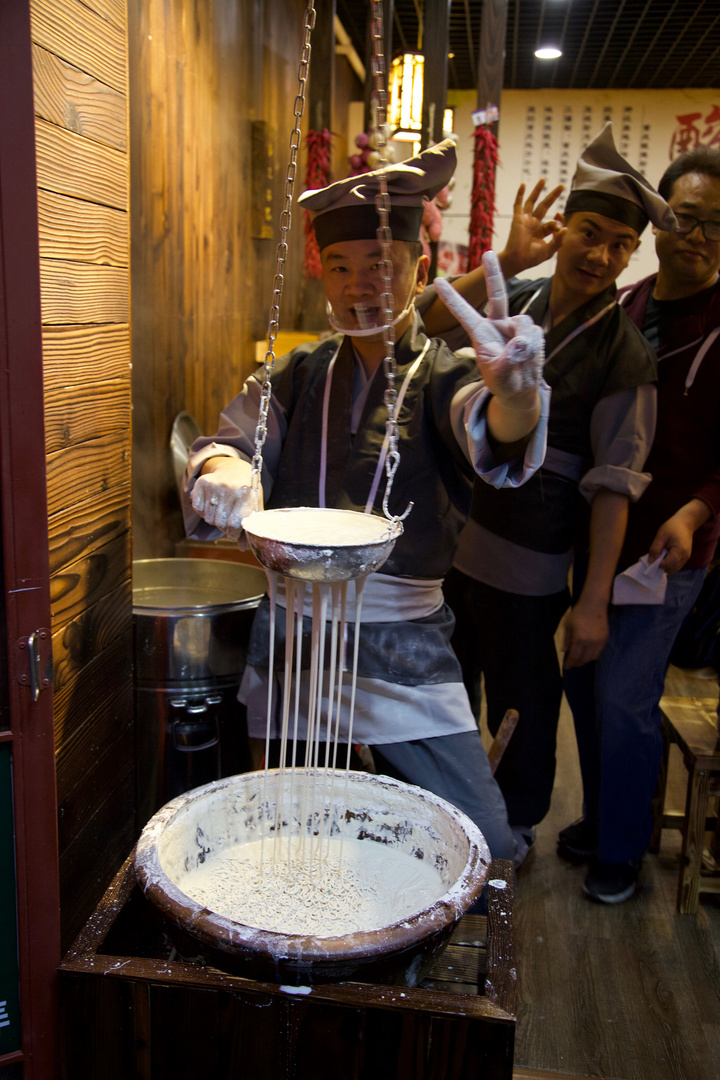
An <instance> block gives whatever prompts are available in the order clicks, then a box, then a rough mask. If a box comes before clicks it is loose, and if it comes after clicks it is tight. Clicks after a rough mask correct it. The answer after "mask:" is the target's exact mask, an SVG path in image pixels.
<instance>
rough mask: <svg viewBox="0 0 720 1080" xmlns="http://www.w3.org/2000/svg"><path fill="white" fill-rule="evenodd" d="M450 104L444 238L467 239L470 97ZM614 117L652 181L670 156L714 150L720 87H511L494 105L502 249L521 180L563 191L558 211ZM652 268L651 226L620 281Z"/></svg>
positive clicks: (619, 135)
mask: <svg viewBox="0 0 720 1080" xmlns="http://www.w3.org/2000/svg"><path fill="white" fill-rule="evenodd" d="M454 104H455V111H454V115H455V127H456V131H457V134H458V167H457V170H456V173H455V176H456V186H455V189H454V195H455V198H454V204H453V216H452V217H448V216H447V215H446V222H445V226H444V228H443V240H444V241H446V242H447V243H448V244H454V245H455V246H456V247H462V246H463V245H467V243H468V227H469V220H470V195H471V180H472V152H473V140H472V135H473V122H472V113H473V109H474V96H470V97H469V98H468V100H467V101H463V102H462V103H460V102H458V103H454ZM607 121H611V122H612V126H613V136H614V139H615V145H616V146H617V148H618V150H619V152H620V153H621V154H622V155H623V157H625V158H626V159H627V161H628V162H629V163H630V164H631V165H632V166H633V168H635V169H637V170H638V172H640V173H642V174H643V176H646V177H647V178H648V180H649V181H650V183H652V184H654V185H657V183H658V181H659V180H660V177H661V176H662V174H663V172H664V171H665V169H666V168H667V166H668V165H669V164H670V162H671V161H672V160H674V158H676V157H677V156H678V155H679V154H682V153H684V152H685V151H687V150H692V149H695V148H696V147H698V146H711V147H713V148H715V149H720V91H718V90H681V91H677V90H675V91H673V90H651V91H614V90H613V91H592V90H588V91H575V90H535V91H521V90H511V91H506V92H505V93H503V97H502V102H501V107H500V128H499V166H498V174H497V181H496V209H495V222H494V226H495V228H494V231H495V236H496V242H495V244H494V247H495V249H496V250H500V249H501V248H502V244H503V242H504V240H505V237H506V235H507V230H508V227H509V224H510V219H511V216H512V207H513V201H514V198H515V194H516V192H517V189H518V185H519V184H520V183H524V184H525V186H526V189H531V188H532V187H533V185H534V184H535V182H536V181H537V180H539V179H540V178H544V179H545V181H546V184H547V187H548V188H550V187H553V186H555V185H556V184H563V185H564V186H565V191H564V192H563V195H562V196H561V197H560V198H559V199H558V201H557V203H556V204H555V206H554V208H553V211H552V212H553V213H554V212H556V211H560V212H562V210H563V209H564V206H565V201H566V198H567V193H568V192H569V190H570V185H571V183H572V178H573V175H574V172H575V165H576V162H577V159H578V156H579V155H580V153H581V152H582V150H583V149H584V148H585V147H586V146H587V144H588V143H589V142H591V141H592V139H593V138H594V137H595V136H596V135H597V134H598V132H599V131H600V130H601V129H602V127H603V126H604V125H605V123H607ZM656 267H657V263H656V261H655V252H654V244H653V241H652V235H651V233H650V230H649V229H648V230H646V232H645V233H644V234H643V238H642V243H641V246H640V248H639V249H638V251H637V252H636V253H635V254H634V255H633V257H632V259H631V262H630V266H629V267H628V269H627V270H626V271H625V273H624V276H623V280H625V281H631V280H637V279H638V278H640V277H643V276H645V275H647V274H650V273H653V272H654V271H655V269H656ZM546 273H547V274H549V273H552V263H550V262H549V263H547V264H545V265H543V267H542V269H539V268H536V269H535V270H533V271H528V272H527V275H525V276H530V277H539V276H541V275H544V274H546Z"/></svg>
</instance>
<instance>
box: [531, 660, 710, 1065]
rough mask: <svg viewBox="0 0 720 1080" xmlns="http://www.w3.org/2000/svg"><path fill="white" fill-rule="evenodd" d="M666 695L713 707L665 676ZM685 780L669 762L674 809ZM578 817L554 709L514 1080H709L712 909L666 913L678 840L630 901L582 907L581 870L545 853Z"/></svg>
mask: <svg viewBox="0 0 720 1080" xmlns="http://www.w3.org/2000/svg"><path fill="white" fill-rule="evenodd" d="M666 691H667V692H668V693H672V694H681V695H697V696H700V697H712V696H714V695H715V694H716V693H717V686H716V684H715V683H714V682H711V681H707V680H699V679H695V678H691V677H690V676H688V675H687V674H686V673H684V672H680V671H678V670H677V669H674V668H671V671H670V674H669V676H668V681H667V683H666ZM675 751H676V748H675V747H673V753H675ZM685 777H686V773H685V770H684V768H683V766H682V762H681V760H680V759H679V753H678V755H677V757H673V759H672V760H671V776H670V783H669V786H668V792H669V795H668V804H670V805H671V807H672V808H673V809H674V808H677V809H679V808H681V807H683V806H684V792H685ZM580 810H581V785H580V773H579V766H578V760H577V750H576V748H575V740H574V734H573V731H572V720H571V718H570V714H569V710H568V708H567V705H566V704H565V703H563V712H562V716H561V722H560V734H559V747H558V771H557V778H556V783H555V789H554V793H553V801H552V806H551V809H550V813H549V814H548V816H547V818H546V819H545V821H544V822H543V823H542V824H541V825H540V826H539V827H538V838H537V841H536V843H535V846H534V848H533V850H532V852H531V853H530V855H529V857H528V859H527V860H526V862H525V864H524V865H523V866H522V867H521V869H520V871H519V874H518V882H517V894H516V896H517V899H516V907H515V911H516V916H515V927H516V943H517V951H516V955H517V957H518V979H519V990H520V1010H519V1020H518V1028H517V1037H516V1044H515V1066H516V1070H517V1073H516V1075H517V1077H518V1078H523V1080H531V1078H534V1077H536V1076H539V1077H541V1076H542V1075H543V1072H544V1071H548V1072H550V1073H559V1074H564V1075H566V1076H572V1077H585V1076H591V1077H602V1078H604V1080H611V1078H612V1080H718V1078H720V897H718V896H708V895H705V896H702V897H701V900H700V910H699V912H698V914H697V916H691V915H678V914H677V913H676V911H675V892H676V888H677V872H678V863H677V858H678V853H679V848H680V834H679V833H670V832H665V833H663V842H662V846H661V851H660V854H659V855H650V856H646V858H645V860H644V863H643V869H642V871H641V879H640V880H641V888H640V890H639V892H638V893H637V895H636V896H635V897H633V898H632V899H631V900H629V901H627V902H626V903H624V904H619V905H617V906H607V905H603V904H595V903H592V902H591V901H589V900H588V899H587V898H586V897H585V895H584V894H583V892H582V889H581V885H582V882H583V879H584V875H585V868H584V867H582V866H572V865H570V864H568V863H566V862H564V861H563V860H561V859H559V858H558V857H557V855H556V853H555V843H556V836H557V832H558V830H559V829H560V828H562V827H563V826H565V825H567V824H569V823H570V822H571V821H574V820H576V819H577V818H578V817H579V816H580ZM548 1080H549V1078H548Z"/></svg>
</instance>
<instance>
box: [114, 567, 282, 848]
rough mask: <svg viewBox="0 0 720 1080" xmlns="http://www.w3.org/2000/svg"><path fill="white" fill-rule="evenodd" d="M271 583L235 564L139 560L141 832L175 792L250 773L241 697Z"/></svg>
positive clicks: (137, 661) (137, 678)
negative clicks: (258, 614) (257, 619)
mask: <svg viewBox="0 0 720 1080" xmlns="http://www.w3.org/2000/svg"><path fill="white" fill-rule="evenodd" d="M266 585H267V580H266V576H265V572H264V571H263V570H260V569H259V568H257V567H254V566H245V565H243V564H240V563H235V562H230V561H228V560H219V559H143V560H139V561H136V562H135V563H133V628H134V636H135V732H136V783H137V815H138V827H139V828H141V827H142V826H143V825H144V824H145V822H146V821H147V820H148V819H149V818H150V817H151V816H152V814H153V813H154V812H155V811H156V810H157V809H158V808H159V807H160V806H163V805H164V803H166V802H167V801H168V800H169V799H172V798H174V797H175V796H176V795H179V794H181V793H182V792H184V791H188V790H189V789H191V788H194V787H197V786H198V784H204V783H208V782H210V781H212V780H217V779H219V778H220V777H222V776H230V775H233V774H234V773H238V772H245V771H247V770H248V769H251V768H252V757H251V754H250V746H249V742H248V737H247V722H246V716H245V709H244V706H242V705H241V704H240V703H239V702H238V700H237V692H238V687H239V685H240V681H241V679H242V675H243V671H244V668H245V657H246V653H247V645H248V641H249V637H250V628H251V626H252V621H253V618H254V615H255V609H256V608H257V606H258V604H259V602H260V600H261V598H262V595H263V593H264V592H265V587H266Z"/></svg>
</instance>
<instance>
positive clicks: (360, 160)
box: [347, 131, 395, 176]
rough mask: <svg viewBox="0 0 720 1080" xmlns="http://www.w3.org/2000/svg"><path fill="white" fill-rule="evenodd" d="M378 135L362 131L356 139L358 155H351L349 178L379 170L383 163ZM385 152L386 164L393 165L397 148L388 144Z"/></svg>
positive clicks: (349, 159)
mask: <svg viewBox="0 0 720 1080" xmlns="http://www.w3.org/2000/svg"><path fill="white" fill-rule="evenodd" d="M377 143H378V139H377V135H376V134H375V132H374V131H371V132H370V133H369V134H368V133H367V132H365V131H361V132H360V134H359V135H357V136H356V137H355V145H356V147H357V148H358V153H356V154H351V155H350V157H349V158H348V164H349V166H350V171H349V172H348V174H347V175H348V176H362V175H363V173H367V172H372V171H373V169H377V168H378V167H379V166H380V164H381V163H382V159H381V156H380V153H379V151H378V149H377ZM384 150H385V162H386V164H388V165H392V163H393V162H394V161H395V147H394V146H393V145H392V143H388V144H387V146H386V147H385V148H384Z"/></svg>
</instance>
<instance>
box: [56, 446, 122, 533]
mask: <svg viewBox="0 0 720 1080" xmlns="http://www.w3.org/2000/svg"><path fill="white" fill-rule="evenodd" d="M129 460H130V442H129V434H128V438H127V439H125V440H120V439H118V438H117V437H116V436H114V435H108V436H105V437H104V438H101V439H93V440H91V441H90V442H87V443H83V444H82V445H81V446H70V447H68V448H67V449H65V450H58V451H56V452H55V453H53V454H49V455H48V472H47V480H48V508H49V512H50V514H51V515H52V514H54V513H56V512H58V511H59V510H62V509H65V508H67V507H69V506H71V505H72V504H73V503H83V502H85V501H86V500H87V499H89V498H91V497H92V496H95V495H99V494H100V493H101V492H103V491H107V490H108V489H109V488H113V487H119V486H120V485H122V484H124V483H125V482H126V481H127V478H128V462H129Z"/></svg>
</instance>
